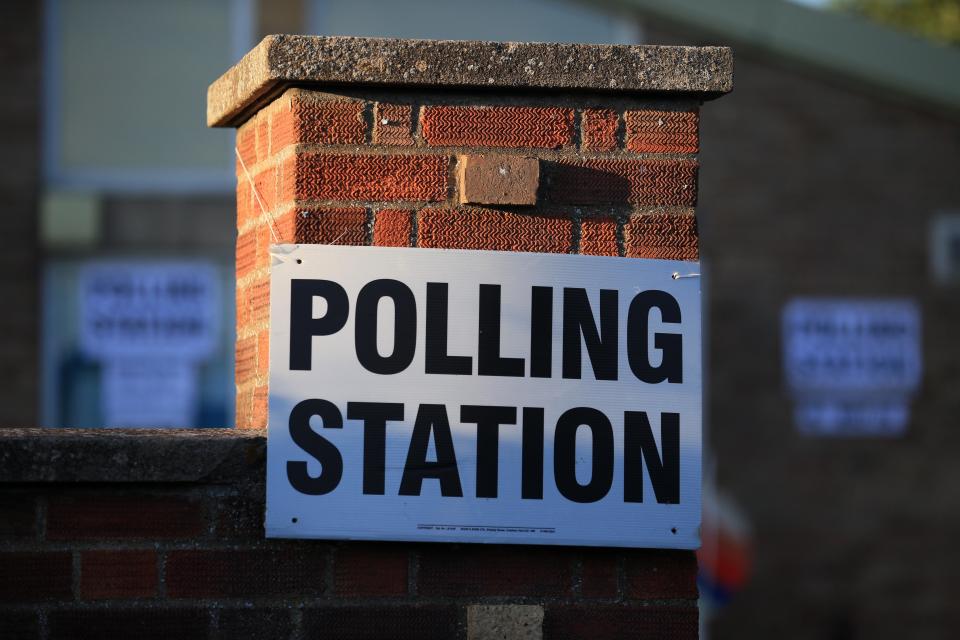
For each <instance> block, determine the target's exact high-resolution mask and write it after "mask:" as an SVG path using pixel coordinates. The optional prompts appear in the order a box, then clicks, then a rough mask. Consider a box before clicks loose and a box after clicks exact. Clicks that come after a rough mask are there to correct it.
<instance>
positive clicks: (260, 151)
mask: <svg viewBox="0 0 960 640" xmlns="http://www.w3.org/2000/svg"><path fill="white" fill-rule="evenodd" d="M255 121H256V124H257V160H261V161H262V160H266V159H267V158H269V157H270V119H269V117H268V115H267V114H266V113H265V112H263V111H261V112H260V113H258V114H257V116H256V120H255ZM247 168H249V167H247Z"/></svg>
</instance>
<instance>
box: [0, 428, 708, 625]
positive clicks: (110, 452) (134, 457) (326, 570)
mask: <svg viewBox="0 0 960 640" xmlns="http://www.w3.org/2000/svg"><path fill="white" fill-rule="evenodd" d="M264 452H265V442H264V437H263V434H262V433H260V432H252V431H246V432H240V431H234V430H202V431H199V432H194V433H185V432H178V431H174V432H169V431H115V430H109V431H76V430H68V431H55V432H50V431H43V430H37V429H33V430H13V429H11V430H5V431H4V432H2V434H0V463H2V464H0V638H3V639H4V640H12V639H19V638H24V639H50V640H54V639H60V638H71V639H75V638H105V637H116V638H128V637H135V638H138V639H140V640H146V639H148V638H163V639H164V640H166V639H168V638H178V639H187V640H189V639H192V638H210V639H227V638H231V639H232V638H246V637H249V638H264V639H267V638H292V639H300V638H304V639H305V638H314V637H333V638H371V639H380V638H398V639H399V638H416V639H417V640H425V639H431V638H438V639H439V638H443V639H448V638H468V637H469V638H480V637H485V636H483V635H480V631H478V627H480V626H481V625H482V621H483V619H484V616H485V615H486V616H490V615H493V616H494V617H495V618H496V619H497V620H498V621H499V624H501V625H504V624H506V625H508V628H509V624H510V622H509V621H510V619H511V618H510V615H509V614H510V613H511V612H512V613H513V614H514V615H516V616H519V618H518V619H519V621H520V622H518V624H522V622H526V623H528V624H537V625H541V626H542V631H543V638H546V639H548V640H549V639H550V638H571V637H575V638H626V637H637V636H638V635H643V634H650V637H664V638H665V637H670V638H695V637H696V636H697V624H698V614H697V604H696V597H697V588H696V584H695V573H696V560H695V558H694V555H693V552H688V551H659V550H619V549H583V548H567V547H549V548H543V547H541V548H537V547H521V546H508V547H503V546H484V545H438V544H430V545H412V544H400V543H377V544H374V543H329V542H323V541H315V540H302V541H283V540H264V538H263V512H264V487H263V483H262V481H263V477H264V463H265V461H264ZM117 460H123V461H124V462H123V463H122V464H118V463H117ZM531 621H532V622H531ZM481 631H482V629H481ZM524 637H526V636H524ZM643 637H647V636H646V635H643Z"/></svg>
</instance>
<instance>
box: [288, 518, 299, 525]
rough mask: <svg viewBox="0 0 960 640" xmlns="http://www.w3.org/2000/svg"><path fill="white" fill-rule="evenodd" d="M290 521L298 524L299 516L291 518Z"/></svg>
mask: <svg viewBox="0 0 960 640" xmlns="http://www.w3.org/2000/svg"><path fill="white" fill-rule="evenodd" d="M290 522H292V523H293V524H297V522H298V520H297V518H290Z"/></svg>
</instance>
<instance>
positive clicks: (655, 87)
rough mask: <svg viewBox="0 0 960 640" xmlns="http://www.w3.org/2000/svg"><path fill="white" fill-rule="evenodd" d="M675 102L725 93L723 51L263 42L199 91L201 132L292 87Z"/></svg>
mask: <svg viewBox="0 0 960 640" xmlns="http://www.w3.org/2000/svg"><path fill="white" fill-rule="evenodd" d="M351 84H362V85H379V86H392V87H408V88H410V87H422V88H427V87H435V88H452V89H464V88H470V89H490V90H497V91H501V92H502V91H505V90H529V89H544V90H582V91H597V92H617V93H628V94H629V93H633V94H635V93H667V94H670V93H681V94H694V95H698V96H700V97H702V98H703V99H709V98H714V97H717V96H720V95H722V94H724V93H727V92H729V91H730V90H731V89H732V88H733V53H732V51H731V50H730V48H729V47H666V46H655V45H598V44H555V43H543V42H481V41H474V40H402V39H394V38H354V37H343V36H331V37H326V36H294V35H274V36H267V37H266V38H264V39H263V40H262V41H261V42H260V44H258V45H257V46H256V47H254V49H253V50H251V51H250V52H249V53H247V55H245V56H244V57H243V59H242V60H240V62H239V63H237V64H236V65H235V66H233V67H232V68H231V69H230V70H228V71H227V72H226V73H224V74H223V75H222V76H220V78H219V79H217V81H216V82H214V83H213V84H212V85H210V88H209V89H208V90H207V125H208V126H211V127H236V126H239V125H241V124H243V122H244V121H245V120H246V119H247V118H249V117H250V116H251V115H252V114H253V113H255V112H256V110H257V109H259V108H260V107H261V106H262V105H263V104H264V103H266V102H268V101H269V100H271V99H272V98H273V97H274V96H276V95H277V94H278V93H279V92H280V91H282V90H283V89H284V88H286V87H288V86H291V85H318V86H322V85H351Z"/></svg>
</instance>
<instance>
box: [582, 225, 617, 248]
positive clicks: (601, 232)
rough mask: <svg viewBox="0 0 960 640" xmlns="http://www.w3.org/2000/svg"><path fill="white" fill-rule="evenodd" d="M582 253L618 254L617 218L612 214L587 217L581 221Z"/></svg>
mask: <svg viewBox="0 0 960 640" xmlns="http://www.w3.org/2000/svg"><path fill="white" fill-rule="evenodd" d="M580 253H582V254H585V255H591V256H617V255H620V252H619V250H618V248H617V220H616V218H613V217H611V216H595V217H594V216H590V217H585V218H583V220H582V221H581V223H580Z"/></svg>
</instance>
